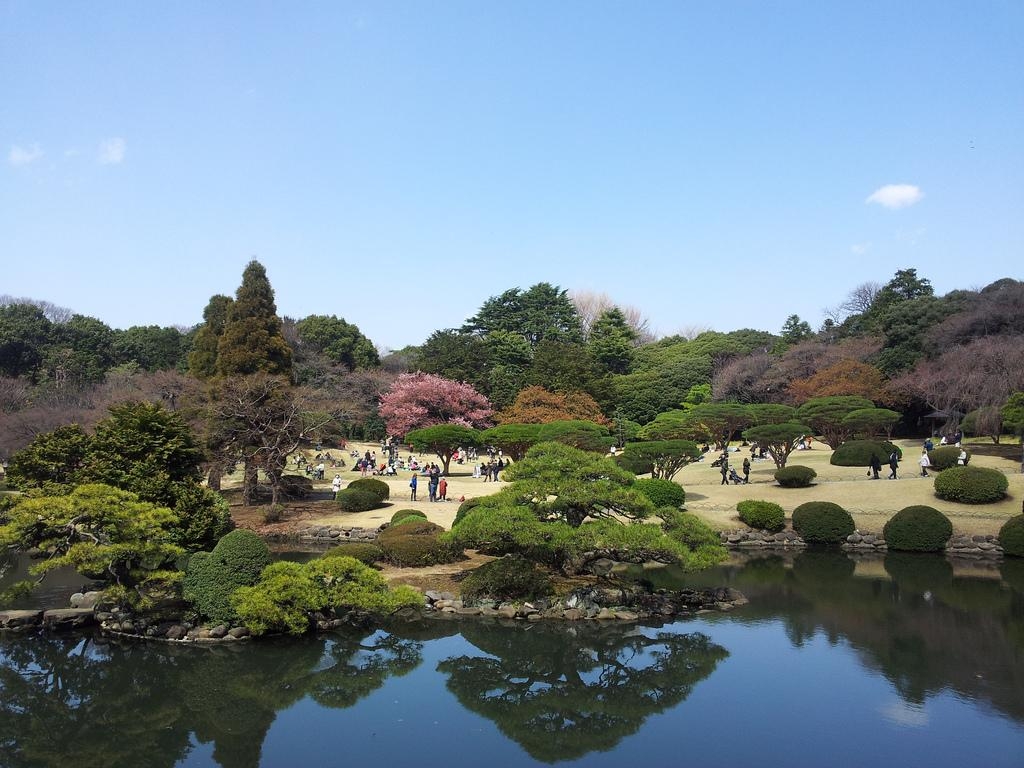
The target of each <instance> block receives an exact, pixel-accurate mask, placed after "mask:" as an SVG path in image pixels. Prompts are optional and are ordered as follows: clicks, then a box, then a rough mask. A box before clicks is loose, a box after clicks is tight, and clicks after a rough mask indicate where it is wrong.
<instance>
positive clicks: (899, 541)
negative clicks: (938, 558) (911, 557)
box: [882, 505, 953, 552]
mask: <svg viewBox="0 0 1024 768" xmlns="http://www.w3.org/2000/svg"><path fill="white" fill-rule="evenodd" d="M882 535H883V536H884V538H885V543H886V544H887V545H888V547H889V549H895V550H901V551H904V552H941V551H942V550H943V549H945V548H946V542H948V541H949V539H950V537H951V536H952V535H953V523H951V522H950V521H949V518H948V517H946V516H945V515H944V514H942V513H941V512H939V510H937V509H935V508H934V507H928V506H924V505H915V506H911V507H904V508H903V509H901V510H900V511H899V512H897V513H896V514H895V515H893V516H892V518H890V519H889V522H887V523H886V524H885V528H883V529H882Z"/></svg>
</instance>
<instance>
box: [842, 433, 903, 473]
mask: <svg viewBox="0 0 1024 768" xmlns="http://www.w3.org/2000/svg"><path fill="white" fill-rule="evenodd" d="M893 451H896V454H897V455H898V456H900V457H902V456H903V451H902V450H901V449H900V448H899V447H898V446H896V445H893V444H892V443H890V442H888V441H887V440H847V441H846V442H845V443H843V444H842V445H840V446H839V447H838V448H836V449H835V450H834V451H833V452H832V457H831V458H830V459H829V463H830V464H832V465H834V466H837V467H869V466H871V457H872V456H873V455H874V456H877V457H878V461H879V462H881V463H882V464H888V463H889V454H891V453H892V452H893Z"/></svg>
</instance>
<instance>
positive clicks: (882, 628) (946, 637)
mask: <svg viewBox="0 0 1024 768" xmlns="http://www.w3.org/2000/svg"><path fill="white" fill-rule="evenodd" d="M979 568H980V567H979V566H975V567H974V570H972V571H971V572H970V573H971V575H968V576H957V575H955V571H954V568H953V566H952V565H951V564H950V562H949V561H947V560H946V559H945V558H943V557H939V556H936V555H931V554H914V553H903V552H890V553H888V554H887V555H885V557H884V559H883V558H878V557H876V558H870V557H869V558H864V557H862V558H859V559H858V560H857V561H854V560H853V559H851V558H850V557H848V556H846V555H844V554H842V553H837V552H821V551H804V552H801V553H798V554H784V555H769V556H766V557H753V558H752V559H750V560H747V561H746V562H741V563H738V564H737V563H734V564H731V565H725V566H721V567H719V568H715V569H711V570H708V571H704V572H702V573H700V574H692V575H681V574H678V573H676V572H673V571H672V570H671V569H664V570H663V571H661V572H657V571H655V572H645V574H644V577H645V578H648V579H652V573H653V579H656V580H657V581H656V586H664V587H670V588H679V587H680V586H683V585H684V584H687V583H689V584H691V585H693V586H700V585H705V584H713V585H721V584H729V585H730V586H733V587H735V588H737V589H739V590H741V591H742V592H744V593H745V594H746V595H747V597H748V598H749V599H750V601H751V602H750V604H749V605H748V606H745V607H744V608H743V609H742V610H741V611H738V612H736V613H734V614H730V615H729V617H728V618H727V619H726V618H725V617H723V618H722V619H721V620H729V621H740V622H760V621H765V620H776V621H779V620H781V621H782V622H783V623H784V626H785V628H786V633H787V636H788V637H789V639H790V641H791V642H792V643H793V645H794V646H796V647H801V646H803V645H804V644H805V643H807V642H808V641H809V640H811V639H812V638H813V637H814V636H815V634H816V633H819V632H823V633H824V634H825V635H826V637H827V638H828V639H829V642H831V643H833V644H835V643H838V642H839V641H840V640H843V641H845V642H846V643H848V644H849V645H850V646H851V647H852V648H854V649H855V650H856V651H857V652H858V653H859V655H860V658H861V662H862V663H863V664H864V665H865V666H867V667H868V668H870V669H875V670H878V671H879V672H881V673H882V674H883V675H884V676H885V677H886V678H887V679H888V680H889V681H890V682H891V683H892V685H893V686H894V687H895V689H896V691H897V693H899V695H900V696H901V698H902V701H903V703H904V705H908V706H911V707H914V706H917V705H920V704H922V703H923V702H925V700H926V699H927V698H929V697H931V696H935V695H937V694H939V693H941V692H942V691H944V690H947V689H952V690H954V691H956V692H957V693H958V694H960V695H961V696H964V697H966V698H969V699H971V700H974V701H982V702H988V703H990V704H991V705H993V706H994V707H995V708H996V709H998V710H999V711H1000V712H1002V713H1003V714H1005V715H1008V716H1010V717H1012V718H1013V719H1014V720H1016V721H1018V722H1024V562H1021V561H1019V560H1012V559H1008V560H1006V561H1004V562H1003V564H1002V565H1001V566H1000V567H999V570H995V568H994V567H990V568H989V570H988V571H987V574H988V575H987V576H985V575H981V574H982V573H984V572H983V571H981V570H979ZM855 571H856V573H855ZM862 572H863V573H866V574H868V575H859V574H861V573H862Z"/></svg>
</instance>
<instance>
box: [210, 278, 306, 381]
mask: <svg viewBox="0 0 1024 768" xmlns="http://www.w3.org/2000/svg"><path fill="white" fill-rule="evenodd" d="M291 369H292V350H291V347H289V346H288V342H287V341H285V338H284V335H283V333H282V332H281V318H279V317H278V316H277V306H276V305H275V304H274V289H273V288H271V287H270V281H269V280H268V279H267V271H266V270H265V269H264V268H263V265H262V264H260V263H259V262H258V261H256V260H253V261H250V262H249V264H248V265H247V266H246V268H245V272H243V273H242V284H241V285H240V286H239V287H238V291H237V292H236V293H235V301H234V303H233V304H232V305H231V307H230V308H229V309H228V314H227V322H226V323H225V324H224V333H223V334H222V335H221V337H220V341H219V342H218V344H217V373H218V374H220V375H221V376H239V375H241V376H244V375H248V374H251V373H257V372H263V373H269V374H272V375H288V374H290V373H291Z"/></svg>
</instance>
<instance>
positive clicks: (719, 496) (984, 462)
mask: <svg viewBox="0 0 1024 768" xmlns="http://www.w3.org/2000/svg"><path fill="white" fill-rule="evenodd" d="M896 442H897V444H898V445H899V446H900V447H901V448H902V449H903V455H904V459H903V462H902V463H901V464H900V471H899V479H898V480H886V479H884V478H885V476H886V475H887V474H888V471H889V470H888V467H887V466H886V467H883V468H882V473H881V474H882V478H883V479H881V480H871V479H869V478H868V477H867V476H866V474H865V471H866V470H864V469H858V468H855V467H834V466H832V465H831V464H829V458H830V457H831V455H832V451H831V450H830V449H828V447H827V446H825V445H824V443H820V442H815V444H814V445H815V447H814V448H813V449H812V450H810V451H797V452H794V453H793V454H791V456H790V459H789V464H790V466H792V465H794V464H800V465H803V466H808V467H812V468H813V469H814V470H815V471H816V472H817V473H818V477H817V479H816V481H815V485H812V486H811V487H810V488H781V487H779V486H778V485H777V484H776V483H775V479H774V476H773V475H774V472H775V464H774V462H772V461H771V460H770V459H767V460H765V461H755V462H753V467H752V469H751V473H750V484H749V485H721V484H720V483H721V474H720V473H719V471H718V469H717V468H716V467H712V466H711V461H713V460H714V458H715V454H714V453H711V454H708V457H707V458H706V459H705V460H704V461H702V462H699V463H697V464H691V465H690V466H688V467H684V468H683V469H682V471H680V472H679V474H677V475H676V477H675V481H676V482H677V483H679V484H681V485H682V486H683V487H684V488H685V489H686V508H687V510H689V511H690V512H693V513H694V514H696V515H698V516H700V517H701V518H703V519H704V520H706V521H707V522H708V523H709V524H710V525H711V526H712V527H714V528H716V529H723V528H737V527H739V526H741V525H742V524H741V523H740V521H739V518H738V517H737V515H736V503H737V502H739V501H742V500H744V499H763V500H765V501H774V502H775V503H777V504H779V505H781V506H782V508H783V509H785V510H786V512H787V513H791V512H792V511H793V509H794V508H796V507H797V506H799V505H800V504H803V503H804V502H805V501H831V502H834V503H836V504H839V505H840V506H842V507H844V508H845V509H847V510H849V512H850V514H851V515H853V519H854V521H855V522H856V524H857V527H858V529H860V530H865V531H874V532H876V533H879V532H881V530H882V526H883V525H885V522H886V521H887V520H888V519H889V518H890V517H892V516H893V515H894V514H895V513H896V512H898V511H899V510H900V509H902V508H903V507H907V506H910V505H911V504H927V505H929V506H932V507H935V508H936V509H938V510H940V511H942V512H943V513H945V514H946V515H947V516H948V517H949V518H950V520H952V522H953V528H954V530H955V531H956V532H957V533H967V534H972V535H973V534H982V533H992V534H994V533H998V531H999V528H1000V527H1001V526H1002V524H1003V523H1004V522H1005V521H1006V520H1007V519H1008V518H1010V517H1012V516H1013V515H1017V514H1020V513H1021V502H1022V500H1024V475H1021V474H1020V473H1019V470H1020V461H1019V457H1020V447H1019V445H1014V446H1012V449H1011V448H1010V447H1001V450H998V451H989V450H987V447H986V443H984V442H982V441H978V445H979V446H980V447H981V448H982V450H984V451H986V453H995V454H997V455H981V454H974V455H973V457H972V459H971V463H972V465H977V466H982V467H993V468H995V469H998V470H1000V471H1002V472H1005V473H1006V474H1007V478H1008V479H1009V481H1010V489H1009V494H1008V495H1007V497H1006V498H1005V499H1004V500H1003V501H1001V502H998V503H995V504H981V505H976V506H969V505H964V504H952V503H949V502H945V501H942V500H941V499H938V498H936V496H935V493H934V489H933V483H934V477H935V473H934V472H933V473H931V477H929V478H922V477H919V476H918V473H919V471H920V468H919V467H918V466H917V458H918V456H919V455H920V452H921V443H920V441H918V440H901V441H896ZM987 446H988V447H991V446H992V444H991V442H988V443H987ZM368 449H369V450H377V449H379V446H378V445H375V444H373V443H349V447H348V449H347V450H346V451H337V450H332V451H331V453H332V455H335V456H338V455H339V454H341V455H344V458H345V462H346V464H347V466H346V467H344V468H340V469H334V470H332V469H331V468H330V467H328V468H327V471H326V473H325V475H324V479H323V480H322V481H316V482H315V483H314V487H315V490H316V492H317V493H316V496H317V498H319V499H321V501H317V502H314V503H313V504H299V505H296V508H297V509H299V510H302V513H301V514H292V513H289V515H287V516H286V518H285V521H286V523H291V524H293V525H294V524H295V523H300V522H301V523H304V524H312V523H315V524H318V525H344V526H362V527H376V526H379V525H380V524H381V523H384V522H387V521H389V520H390V519H391V516H392V515H393V514H394V513H395V511H397V510H399V509H418V510H421V511H422V512H423V513H424V514H426V515H427V518H428V519H429V520H431V521H432V522H435V523H437V524H439V525H442V526H444V527H445V528H450V527H451V524H452V521H453V520H454V519H455V513H456V511H457V510H458V506H459V505H458V499H459V498H461V497H465V498H467V499H468V498H471V497H474V496H486V495H489V494H492V493H495V492H497V491H498V490H500V489H501V488H503V487H504V486H505V483H503V482H497V483H485V482H484V481H483V480H482V479H480V478H474V477H473V476H472V475H473V466H472V464H463V465H458V464H452V466H451V472H452V474H451V475H450V476H449V477H448V498H449V499H450V501H448V502H436V503H431V502H429V501H427V495H428V494H427V483H426V481H425V479H424V478H423V476H422V474H421V475H420V482H419V488H418V493H417V495H418V497H419V500H418V501H415V502H413V501H409V478H410V477H411V476H412V472H409V471H407V470H400V471H399V473H398V476H397V477H390V478H389V477H383V478H379V479H381V480H384V481H385V482H386V483H387V484H388V485H389V486H390V488H391V498H390V502H389V503H388V505H387V506H385V507H382V508H380V509H375V510H371V511H369V512H359V513H352V512H342V511H340V510H337V508H336V507H334V505H333V502H332V501H330V499H331V498H332V496H331V480H332V479H333V477H334V475H335V473H337V474H340V475H341V477H342V480H343V482H344V485H345V486H348V484H349V483H350V482H351V481H352V480H355V479H357V478H358V477H359V473H358V472H353V471H351V467H352V461H353V460H352V459H351V458H350V457H349V455H348V452H349V451H351V450H358V451H359V452H360V453H363V452H365V451H366V450H368ZM967 449H968V450H971V449H972V445H971V444H970V443H968V444H967ZM313 455H314V452H312V451H307V457H308V458H309V459H311V460H312V458H313ZM404 455H405V454H404V452H403V456H404ZM748 455H749V453H748V452H746V450H745V449H744V450H741V451H740V452H739V453H732V454H730V457H731V458H732V463H733V465H734V466H736V468H737V470H738V469H739V466H740V464H741V463H742V461H743V457H744V456H748ZM1009 457H1012V458H1009ZM417 459H419V461H420V462H421V463H423V462H429V461H431V460H434V461H436V462H437V463H438V464H440V460H439V459H437V457H433V456H426V455H419V456H417ZM288 471H289V473H292V472H295V469H294V464H289V470H288ZM300 474H301V473H300ZM240 483H241V468H240V467H239V469H238V471H236V472H235V473H234V474H233V475H231V476H229V477H226V478H225V481H224V489H225V491H226V492H227V494H226V495H228V496H229V498H233V497H234V496H236V495H237V491H235V492H233V491H232V489H233V488H237V486H238V485H240ZM291 506H292V505H289V507H291ZM234 509H235V510H238V511H239V512H240V511H241V510H240V508H238V507H235V508H234ZM258 510H259V508H258V507H257V508H254V511H255V512H256V514H257V515H258V514H260V513H259V512H258Z"/></svg>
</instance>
